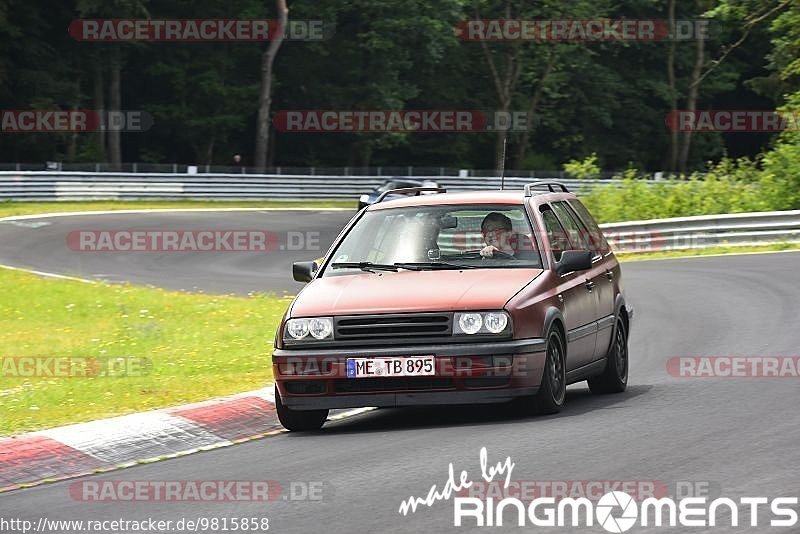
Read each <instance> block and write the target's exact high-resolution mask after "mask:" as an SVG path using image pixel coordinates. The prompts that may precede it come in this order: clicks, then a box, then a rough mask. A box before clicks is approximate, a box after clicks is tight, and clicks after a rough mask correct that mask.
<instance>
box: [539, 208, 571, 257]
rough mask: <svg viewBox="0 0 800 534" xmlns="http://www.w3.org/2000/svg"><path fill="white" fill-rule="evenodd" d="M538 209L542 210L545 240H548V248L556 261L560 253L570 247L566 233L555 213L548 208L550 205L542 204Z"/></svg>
mask: <svg viewBox="0 0 800 534" xmlns="http://www.w3.org/2000/svg"><path fill="white" fill-rule="evenodd" d="M540 210H541V212H542V221H543V222H544V229H545V232H547V240H548V241H549V242H550V248H551V249H552V251H553V257H554V258H555V260H556V261H561V253H562V252H564V251H565V250H569V248H570V246H569V241H568V240H567V234H566V232H564V229H563V228H562V227H561V224H560V223H559V222H558V218H556V214H555V213H553V210H552V209H550V206H542V207H541V208H540Z"/></svg>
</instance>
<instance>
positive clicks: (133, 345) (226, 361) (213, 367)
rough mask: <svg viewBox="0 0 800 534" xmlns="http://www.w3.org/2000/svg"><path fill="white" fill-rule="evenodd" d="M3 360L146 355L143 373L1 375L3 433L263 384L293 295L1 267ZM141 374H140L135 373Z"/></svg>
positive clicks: (0, 351) (0, 355)
mask: <svg viewBox="0 0 800 534" xmlns="http://www.w3.org/2000/svg"><path fill="white" fill-rule="evenodd" d="M0 294H2V295H3V297H2V299H0V358H14V357H31V356H32V357H47V356H50V357H71V358H82V357H89V358H118V357H123V358H124V357H132V358H142V357H145V358H148V359H149V360H150V361H151V362H152V369H151V370H150V371H149V373H146V374H143V375H142V376H127V377H120V376H117V377H101V376H96V377H72V378H20V377H8V376H2V375H3V374H8V373H0V435H12V434H16V433H19V432H24V431H30V430H36V429H42V428H47V427H53V426H58V425H63V424H68V423H74V422H81V421H90V420H93V419H97V418H102V417H110V416H114V415H121V414H126V413H132V412H137V411H143V410H149V409H154V408H161V407H165V406H171V405H177V404H182V403H187V402H194V401H200V400H205V399H208V398H212V397H216V396H221V395H227V394H232V393H238V392H242V391H248V390H252V389H257V388H260V387H264V386H265V385H266V384H268V383H269V382H270V381H271V379H272V370H271V361H270V355H271V352H272V342H273V337H274V334H275V327H276V325H277V324H278V322H279V319H280V317H281V315H282V314H283V312H284V310H285V309H286V307H287V306H288V304H289V302H290V301H289V299H288V298H287V297H286V296H280V295H267V294H258V295H252V296H249V297H238V296H213V295H201V294H188V293H180V292H174V291H166V290H162V289H157V288H149V287H134V286H128V285H107V284H87V283H82V282H76V281H65V280H51V279H43V278H40V277H38V276H36V275H32V274H28V273H24V272H18V271H10V270H7V269H0ZM137 374H141V373H137Z"/></svg>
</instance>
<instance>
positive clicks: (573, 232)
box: [553, 202, 591, 250]
mask: <svg viewBox="0 0 800 534" xmlns="http://www.w3.org/2000/svg"><path fill="white" fill-rule="evenodd" d="M553 211H555V212H556V216H557V217H558V220H559V221H561V225H562V226H563V227H564V229H565V230H566V231H567V236H568V237H569V241H570V243H571V244H572V248H573V249H575V250H591V248H590V247H589V241H588V240H587V239H586V230H584V229H583V228H582V227H581V224H580V223H579V222H578V221H577V219H576V217H575V216H574V215H573V214H572V212H571V211H570V209H569V208H568V207H567V205H566V204H565V203H564V202H556V203H554V204H553Z"/></svg>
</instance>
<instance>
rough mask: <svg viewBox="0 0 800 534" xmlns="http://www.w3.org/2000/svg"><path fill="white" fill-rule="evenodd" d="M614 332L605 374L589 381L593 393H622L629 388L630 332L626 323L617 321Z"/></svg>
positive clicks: (620, 320)
mask: <svg viewBox="0 0 800 534" xmlns="http://www.w3.org/2000/svg"><path fill="white" fill-rule="evenodd" d="M614 330H615V331H614V342H613V343H612V344H611V348H610V349H609V351H608V355H607V356H606V368H605V370H604V371H603V374H601V375H598V376H596V377H594V378H590V379H589V380H588V382H589V390H590V391H591V392H592V393H596V394H603V393H622V392H623V391H625V388H627V387H628V331H627V330H626V328H625V322H624V321H623V320H622V319H617V326H616V328H615V329H614Z"/></svg>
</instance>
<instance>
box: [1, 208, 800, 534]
mask: <svg viewBox="0 0 800 534" xmlns="http://www.w3.org/2000/svg"><path fill="white" fill-rule="evenodd" d="M297 216H299V217H304V216H307V215H297V214H295V216H294V217H297ZM117 217H118V216H114V219H117ZM167 217H168V218H167V219H162V216H161V215H158V216H157V219H158V220H155V221H145V220H144V218H142V219H139V220H138V221H137V225H139V226H141V225H142V224H152V225H154V226H159V225H162V227H164V226H163V225H165V224H167V223H170V224H173V223H176V220H175V219H174V218H172V216H167ZM248 217H251V216H245V217H244V218H240V216H239V215H233V216H232V215H230V214H228V215H212V216H211V219H208V218H205V216H204V220H203V224H207V223H208V224H210V222H209V220H213V221H215V223H217V224H221V225H223V226H226V227H233V226H239V225H240V224H242V223H244V222H245V221H246V222H247V223H248V224H256V223H251V222H250V221H251V219H248ZM252 217H256V218H257V219H258V220H259V222H263V223H264V224H270V225H273V226H271V227H270V228H275V227H276V226H274V225H276V224H279V219H280V216H279V214H275V213H269V214H266V215H264V216H263V217H262V215H261V214H256V215H252ZM294 217H293V218H294ZM337 217H338V218H339V219H337ZM346 218H347V216H346V214H344V213H333V214H325V213H324V212H323V213H321V214H320V215H319V216H317V215H314V216H313V217H310V216H308V218H307V219H303V220H301V221H298V220H297V219H295V220H294V222H292V224H288V222H287V223H286V224H288V226H293V227H298V226H299V227H303V228H305V227H308V228H324V227H325V226H326V225H333V224H334V223H333V221H335V220H340V221H344V220H346ZM198 221H199V219H198ZM89 222H91V223H93V224H99V223H100V222H102V221H100V220H99V219H92V220H91V221H89ZM63 223H67V221H66V219H65V220H63V221H59V222H58V223H57V224H58V225H59V226H60V225H61V224H63ZM85 223H87V222H86V221H80V220H75V219H72V220H70V221H69V222H68V224H69V225H70V226H69V227H70V228H71V227H76V226H75V225H77V227H81V226H84V225H85ZM124 223H126V221H116V222H114V224H124ZM139 223H141V224H139ZM108 224H112V223H111V222H109V223H108ZM306 225H307V226H306ZM0 226H2V228H0V232H3V233H2V234H0V243H2V248H0V260H2V261H1V262H2V263H8V262H10V261H15V260H19V261H24V262H27V263H26V264H25V266H31V267H36V268H41V269H43V270H44V269H49V270H56V271H57V272H65V271H64V270H63V269H58V266H59V263H58V261H59V257H60V258H61V259H63V258H65V257H69V255H67V254H65V253H63V252H61V253H58V254H55V259H46V260H45V259H40V258H37V256H36V255H35V253H33V252H31V251H20V250H19V248H22V247H37V246H39V245H38V241H37V239H36V238H35V237H34V236H35V235H43V236H50V243H51V246H50V247H48V246H45V245H41V247H40V248H39V250H40V251H48V250H50V251H51V250H52V248H51V247H52V246H54V245H55V244H57V243H58V239H57V237H58V233H59V231H63V230H64V229H61V230H59V231H55V229H54V228H50V230H46V231H45V232H41V230H43V229H46V228H47V227H41V228H38V229H30V228H28V229H25V228H22V227H11V228H7V227H5V225H0ZM51 226H55V223H54V225H51ZM244 227H247V226H246V225H245V226H244ZM28 230H30V232H28ZM330 231H331V235H332V233H335V231H334V229H333V228H330ZM26 233H29V234H31V235H29V236H26ZM9 236H11V237H14V238H15V239H20V240H22V241H16V242H15V243H9V242H8V238H9ZM15 236H16V237H15ZM23 236H24V239H23ZM23 243H24V245H23ZM15 254H16V255H15ZM88 256H89V258H90V259H87V260H84V259H82V258H83V256H81V257H80V258H73V263H72V264H70V265H69V272H72V273H75V271H73V270H72V269H75V268H80V269H83V273H84V274H92V271H96V270H97V269H96V268H95V265H94V264H93V263H92V261H94V260H93V259H92V258H94V256H92V255H88ZM286 256H287V258H285V259H286V260H287V261H288V256H289V255H288V254H287V255H286ZM301 256H304V257H309V256H311V257H313V256H314V254H311V253H309V254H303V255H301ZM141 258H142V259H137V260H136V262H137V263H136V265H131V264H129V263H128V262H127V261H123V260H114V259H113V258H112V259H110V260H109V259H106V260H103V261H106V262H111V263H105V264H103V271H105V272H106V274H107V275H108V274H112V273H113V278H114V279H119V278H125V277H126V276H127V275H128V274H131V275H133V274H136V275H137V276H138V278H134V277H133V276H131V277H130V279H131V280H132V281H136V282H148V283H163V282H168V283H165V285H167V286H168V287H181V286H183V285H184V284H186V283H187V282H188V281H189V278H188V277H187V273H186V272H185V269H187V268H190V267H191V264H192V259H191V258H182V259H180V260H172V259H171V257H169V256H166V257H165V256H158V257H157V258H158V259H159V265H158V266H157V267H155V266H153V267H152V268H150V269H145V270H143V271H142V272H140V271H139V268H140V267H142V265H143V263H142V262H144V263H146V262H147V259H146V256H141ZM243 258H244V257H243ZM274 258H278V255H276V256H274ZM280 258H281V259H280V260H279V261H280V262H283V261H284V257H283V256H280ZM40 261H41V262H46V263H41V262H40ZM173 261H174V263H173ZM219 261H220V263H213V262H212V264H211V265H208V266H203V267H194V269H196V270H195V271H193V272H195V273H197V272H202V273H204V274H203V279H202V283H197V284H195V285H197V286H198V287H201V288H203V289H205V290H224V291H237V292H241V291H247V290H250V289H252V288H253V287H256V286H258V285H259V284H262V283H263V285H264V286H266V284H267V281H268V280H269V279H270V278H269V277H267V276H266V275H264V274H262V273H263V271H266V272H268V273H272V272H273V271H272V270H271V269H273V268H274V269H275V271H274V272H275V273H276V274H275V276H277V273H280V272H283V269H284V266H279V267H274V266H271V264H272V263H273V261H272V259H271V257H262V258H260V259H252V258H251V259H247V258H245V259H241V258H235V259H230V258H224V257H223V258H220V260H219ZM276 261H277V260H276ZM798 265H800V253H797V252H789V253H780V254H765V255H743V256H728V257H709V258H696V259H675V260H664V261H652V262H641V263H629V264H625V265H624V266H623V277H624V284H625V289H626V292H627V294H628V298H629V300H630V301H632V303H633V304H634V305H635V306H636V309H637V317H636V321H635V323H634V325H633V329H632V333H631V339H630V352H631V378H630V386H629V389H628V391H627V392H626V393H624V394H621V395H613V396H601V397H598V396H593V395H591V394H590V393H589V392H588V390H587V389H586V388H585V386H584V384H576V385H574V386H572V387H571V388H570V390H569V392H568V398H567V405H566V407H565V409H564V410H563V411H562V412H561V414H559V415H556V416H547V417H529V416H523V415H519V414H515V413H512V412H510V411H509V410H508V409H507V407H505V406H494V407H461V408H436V409H429V408H426V409H393V410H377V411H373V412H367V413H364V414H361V415H358V416H355V417H351V418H348V419H343V420H340V421H333V422H329V423H327V424H326V426H325V428H324V429H323V431H321V432H320V433H315V434H288V433H286V434H281V435H278V436H276V437H271V438H267V439H263V440H259V441H254V442H249V443H246V444H242V445H238V446H235V447H230V448H226V449H220V450H215V451H210V452H204V453H199V454H195V455H190V456H187V457H183V458H178V459H173V460H167V461H163V462H158V463H154V464H149V465H142V466H137V467H133V468H130V469H126V470H122V471H116V472H111V473H106V474H102V475H95V476H92V477H87V478H84V479H83V480H92V481H104V480H200V479H202V480H215V479H220V480H252V479H258V480H276V481H279V482H280V483H281V484H282V486H283V487H284V488H285V487H287V486H289V484H290V483H292V482H295V483H297V482H300V483H302V482H319V483H321V484H322V488H323V490H322V499H321V500H313V501H292V500H282V499H281V500H277V501H275V502H270V503H241V502H238V503H237V502H214V503H185V502H184V503H176V502H163V501H162V502H82V501H80V500H75V499H73V498H72V497H71V496H70V493H69V488H70V484H72V483H73V482H74V481H64V482H58V483H53V484H48V485H44V486H39V487H34V488H30V489H24V490H18V491H15V492H12V493H9V494H5V495H2V496H0V517H4V518H23V519H29V520H32V521H34V523H35V522H36V521H37V520H38V519H39V518H40V517H47V518H48V519H76V520H77V519H83V520H88V519H91V520H102V519H109V520H111V519H126V520H141V519H147V518H148V517H153V518H157V519H172V520H178V519H180V518H194V519H196V518H198V517H216V518H223V517H227V518H232V517H268V518H269V519H270V532H309V533H310V532H342V533H352V532H446V531H451V530H458V531H472V530H473V528H471V527H461V528H458V529H455V528H454V527H453V504H452V502H450V501H444V502H437V503H435V504H433V506H431V507H430V508H428V507H424V506H423V507H422V508H420V509H418V511H417V512H416V513H413V514H410V515H408V516H402V515H400V514H399V513H398V509H399V507H400V503H401V501H402V500H404V499H406V498H408V497H409V496H411V495H413V496H417V497H425V496H426V495H427V493H428V490H429V489H430V488H431V486H432V485H433V484H436V485H437V486H438V487H439V488H441V486H442V485H443V484H444V482H445V481H446V479H447V474H448V464H449V463H450V462H452V463H453V466H454V468H455V471H456V473H458V472H459V471H460V470H462V469H464V470H467V471H468V473H469V478H470V479H473V480H477V479H480V473H481V470H480V463H479V451H480V449H481V447H486V448H487V451H488V457H489V461H490V463H492V464H493V463H494V462H497V461H501V460H503V459H505V457H506V456H510V457H511V459H512V461H513V462H514V463H515V467H514V470H513V475H512V478H513V479H515V480H540V481H541V480H550V481H575V480H579V481H588V480H596V481H603V480H616V481H619V480H628V481H631V480H645V481H653V480H656V481H662V482H664V483H665V484H667V485H668V487H670V488H671V489H673V490H674V489H675V488H676V487H677V486H678V484H680V483H695V484H696V485H697V486H698V487H705V485H707V487H709V488H710V490H711V496H712V497H714V496H720V495H721V496H725V497H730V498H732V499H738V498H740V497H745V496H750V497H768V498H770V499H772V498H775V497H797V496H798V495H800V446H798V443H800V410H798V406H799V405H800V403H798V400H800V379H797V378H713V379H711V378H678V377H673V376H670V374H669V373H668V372H667V370H666V364H667V361H668V360H669V359H670V358H672V357H675V356H764V355H770V356H798V355H799V354H798V352H800V348H799V347H800V319H799V318H800V299H798V281H800V274H798ZM115 266H119V267H120V268H121V269H124V270H122V271H121V272H119V273H117V272H113V271H112V268H113V267H115ZM231 267H233V268H235V274H234V273H229V272H227V270H226V269H227V268H231ZM259 267H260V268H261V270H260V271H259ZM109 271H110V273H109ZM215 273H218V276H219V277H220V280H218V281H216V282H214V281H213V277H214V274H215ZM247 273H251V274H250V276H249V277H248V276H245V275H246V274H247ZM270 276H272V275H271V274H270ZM285 287H287V288H289V287H291V286H285ZM794 508H795V509H796V510H797V509H798V507H797V506H794ZM799 511H800V510H799ZM768 516H769V514H763V513H762V514H761V515H760V516H759V517H760V519H761V524H762V525H763V524H764V522H765V521H766V520H767V519H768ZM720 517H721V518H722V520H721V521H720V523H721V525H720V526H716V527H713V528H712V527H705V528H704V527H694V528H688V527H675V528H661V529H654V528H652V527H650V528H644V527H641V526H638V525H637V526H635V527H634V528H633V529H631V530H630V531H629V532H649V531H658V532H681V533H682V532H762V531H763V532H792V533H796V532H800V525H796V526H795V527H791V528H776V527H773V528H770V527H766V526H761V527H759V528H755V527H750V526H744V527H742V526H740V527H739V528H730V527H727V526H725V525H727V524H728V523H729V521H726V520H724V518H725V517H726V515H725V514H722V515H721V516H720ZM467 524H468V525H471V523H467ZM494 530H498V529H496V528H492V529H489V531H494ZM499 530H505V529H499ZM510 530H517V531H534V530H541V529H536V527H532V526H530V525H529V526H527V527H525V528H524V529H522V530H520V529H519V528H518V527H516V526H514V527H510ZM545 530H547V531H551V532H606V531H605V530H604V529H602V528H600V527H598V526H597V525H595V526H593V527H588V528H586V527H582V528H575V529H572V528H570V527H561V528H558V527H556V528H551V529H545Z"/></svg>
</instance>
